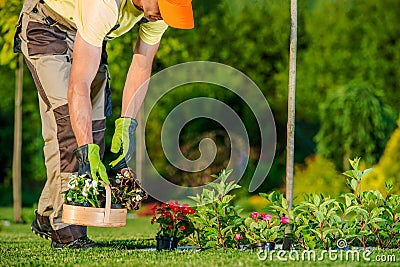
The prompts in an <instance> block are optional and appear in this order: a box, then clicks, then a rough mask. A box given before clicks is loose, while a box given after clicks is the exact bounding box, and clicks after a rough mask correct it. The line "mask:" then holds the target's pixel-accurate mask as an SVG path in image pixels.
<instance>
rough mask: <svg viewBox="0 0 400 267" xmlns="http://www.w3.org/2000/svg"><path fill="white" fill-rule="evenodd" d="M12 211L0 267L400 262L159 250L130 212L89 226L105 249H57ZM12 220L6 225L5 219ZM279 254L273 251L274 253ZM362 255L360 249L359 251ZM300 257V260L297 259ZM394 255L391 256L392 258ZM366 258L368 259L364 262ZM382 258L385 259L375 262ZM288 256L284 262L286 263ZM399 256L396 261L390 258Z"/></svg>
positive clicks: (151, 232)
mask: <svg viewBox="0 0 400 267" xmlns="http://www.w3.org/2000/svg"><path fill="white" fill-rule="evenodd" d="M32 214H33V209H24V210H23V217H24V219H25V220H26V221H27V222H28V220H31V219H32V218H33V215H32ZM11 218H12V209H11V208H0V220H1V221H3V226H2V227H1V230H0V266H28V265H29V266H86V267H87V266H124V265H125V266H159V267H162V266H196V267H200V266H335V267H336V266H363V267H364V266H377V265H378V264H379V265H384V266H400V252H399V250H390V251H389V250H387V251H379V250H374V251H372V254H371V255H368V257H367V258H366V259H364V258H363V257H362V254H360V260H359V261H357V260H353V259H356V258H352V257H348V260H346V257H344V256H342V258H341V259H340V254H339V253H337V254H336V257H337V259H336V260H335V259H334V255H335V254H333V256H332V255H331V257H332V260H331V259H329V256H328V254H326V255H325V257H324V259H323V260H318V255H321V251H316V252H315V253H316V255H317V257H316V258H317V260H312V258H311V260H308V258H307V257H305V259H304V260H302V259H301V252H299V253H300V254H295V253H292V254H291V255H289V254H286V255H280V258H281V259H279V258H278V255H277V254H273V258H272V261H271V260H270V259H269V255H268V257H267V259H266V260H259V258H258V256H257V253H256V252H252V251H240V250H228V251H226V252H224V251H215V250H207V251H196V250H178V251H174V252H157V251H154V250H153V248H154V247H155V239H154V237H155V233H156V227H155V226H153V225H151V224H150V218H148V217H140V218H134V217H133V216H129V218H128V219H127V225H126V227H123V228H95V227H89V230H88V234H89V237H90V238H92V239H93V240H95V241H101V242H104V244H105V248H101V249H89V250H71V249H68V250H56V249H51V248H50V241H48V240H44V239H41V238H39V237H37V236H35V235H34V234H33V233H31V231H30V222H29V223H27V224H13V223H12V222H11V221H12V220H11ZM5 220H6V221H10V222H11V223H10V224H9V225H7V223H4V221H5ZM276 253H277V252H276ZM361 253H362V252H361ZM296 255H297V256H300V257H299V259H295V258H296ZM394 258H395V259H394ZM368 259H369V261H368ZM377 259H385V260H386V262H379V263H378V262H377ZM285 260H286V261H285ZM394 260H397V263H396V262H394Z"/></svg>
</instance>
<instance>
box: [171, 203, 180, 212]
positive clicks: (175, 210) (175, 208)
mask: <svg viewBox="0 0 400 267" xmlns="http://www.w3.org/2000/svg"><path fill="white" fill-rule="evenodd" d="M171 210H172V211H173V212H175V213H176V212H178V211H179V206H175V205H174V206H171Z"/></svg>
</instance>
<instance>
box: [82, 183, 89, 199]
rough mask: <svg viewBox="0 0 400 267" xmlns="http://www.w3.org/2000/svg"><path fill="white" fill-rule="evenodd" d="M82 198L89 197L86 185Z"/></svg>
mask: <svg viewBox="0 0 400 267" xmlns="http://www.w3.org/2000/svg"><path fill="white" fill-rule="evenodd" d="M82 196H84V197H87V196H88V188H87V187H86V185H85V187H84V188H83V190H82Z"/></svg>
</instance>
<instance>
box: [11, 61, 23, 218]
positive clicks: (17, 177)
mask: <svg viewBox="0 0 400 267" xmlns="http://www.w3.org/2000/svg"><path fill="white" fill-rule="evenodd" d="M23 64H24V62H23V56H22V54H18V57H17V69H16V72H15V78H16V81H15V109H14V152H13V166H12V168H13V199H14V221H15V223H20V222H21V221H22V219H21V210H22V196H21V143H22V135H21V133H22V115H21V101H22V86H23V67H24V65H23Z"/></svg>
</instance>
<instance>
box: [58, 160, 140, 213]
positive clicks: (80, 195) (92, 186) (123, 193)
mask: <svg viewBox="0 0 400 267" xmlns="http://www.w3.org/2000/svg"><path fill="white" fill-rule="evenodd" d="M109 180H110V189H111V204H112V205H113V204H114V207H119V208H126V209H128V210H133V209H134V210H137V209H139V207H140V203H141V202H142V201H143V200H145V199H147V193H146V192H145V191H144V190H143V189H142V188H141V187H140V183H139V181H138V180H137V179H136V175H135V173H134V172H133V171H132V170H131V169H130V168H125V169H122V170H120V171H119V172H118V173H117V174H116V176H115V177H114V178H111V177H110V179H109ZM61 193H62V194H64V199H65V203H66V204H70V205H80V206H87V207H95V208H104V207H105V202H106V190H105V187H104V186H103V185H102V184H101V183H100V182H98V181H97V180H94V179H91V178H90V177H88V176H86V175H84V176H79V175H77V174H72V175H71V176H70V180H69V182H68V189H67V190H65V191H63V192H61Z"/></svg>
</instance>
